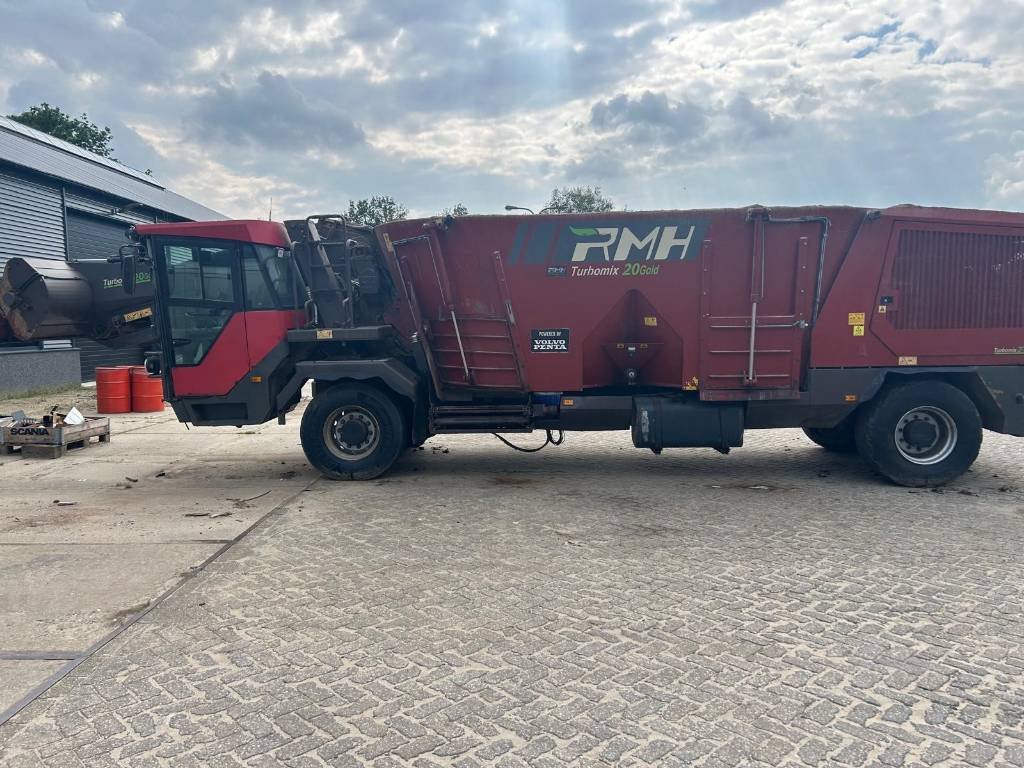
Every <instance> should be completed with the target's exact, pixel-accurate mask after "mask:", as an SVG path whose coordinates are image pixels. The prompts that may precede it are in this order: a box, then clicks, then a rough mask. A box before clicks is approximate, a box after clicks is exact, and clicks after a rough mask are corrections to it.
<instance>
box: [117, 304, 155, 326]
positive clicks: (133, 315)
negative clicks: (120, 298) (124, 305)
mask: <svg viewBox="0 0 1024 768" xmlns="http://www.w3.org/2000/svg"><path fill="white" fill-rule="evenodd" d="M152 316H153V308H152V307H146V308H145V309H137V310H135V311H134V312H125V315H124V321H125V322H126V323H131V322H134V321H135V320H141V319H142V318H144V317H152Z"/></svg>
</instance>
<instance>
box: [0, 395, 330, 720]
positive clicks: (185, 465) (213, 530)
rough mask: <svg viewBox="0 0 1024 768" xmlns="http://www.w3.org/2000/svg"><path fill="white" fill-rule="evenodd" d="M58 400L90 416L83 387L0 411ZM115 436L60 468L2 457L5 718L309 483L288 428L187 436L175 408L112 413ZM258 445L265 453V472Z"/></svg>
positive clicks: (0, 654)
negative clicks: (254, 456)
mask: <svg viewBox="0 0 1024 768" xmlns="http://www.w3.org/2000/svg"><path fill="white" fill-rule="evenodd" d="M55 402H59V403H62V404H64V405H65V406H66V405H68V404H69V403H75V404H77V405H78V406H79V407H81V408H83V409H84V410H85V412H86V413H90V412H92V410H93V408H94V403H93V402H92V395H91V393H89V392H88V391H85V390H78V391H69V392H61V393H52V394H50V395H45V396H41V397H36V398H30V399H27V400H22V401H14V400H11V399H4V400H0V413H11V412H13V411H15V410H17V409H24V410H25V412H26V413H31V414H35V415H39V414H42V413H45V412H46V410H48V407H49V405H50V404H52V403H55ZM275 426H276V425H275ZM112 429H113V432H114V435H113V439H112V442H111V443H110V444H109V445H96V446H94V447H91V448H88V449H86V450H82V451H73V452H71V453H70V454H69V455H68V456H67V457H66V458H64V459H60V460H48V459H22V458H20V457H19V456H18V455H14V456H7V455H4V454H2V453H0V486H2V488H3V499H4V500H3V503H0V574H3V578H2V579H0V723H2V722H3V720H4V715H3V712H4V710H6V709H7V708H8V707H10V706H12V705H14V704H15V703H17V702H18V701H19V700H21V699H22V698H23V697H24V696H25V694H27V693H28V692H29V691H31V690H32V689H33V688H35V687H36V686H38V685H40V684H42V683H43V682H44V681H45V680H46V679H47V678H49V677H50V676H51V675H52V674H54V673H56V672H57V671H59V670H60V669H61V668H62V667H64V666H65V665H66V664H67V663H68V661H70V660H73V659H75V658H76V657H79V656H81V655H82V654H83V653H85V652H86V651H87V650H88V649H89V648H90V647H91V646H93V645H94V644H96V643H97V642H99V641H101V640H102V639H103V638H104V637H105V636H107V635H108V634H109V633H111V632H114V631H116V630H117V629H118V628H119V627H122V626H124V625H125V624H126V622H129V621H131V619H132V618H133V617H134V616H136V615H137V614H138V613H139V612H140V611H143V610H145V609H146V607H147V606H148V604H149V602H150V601H151V600H153V599H155V598H157V597H158V596H159V595H160V594H161V593H163V592H164V591H165V590H167V589H169V588H171V587H173V586H174V585H176V584H178V583H179V582H180V581H181V579H182V577H183V575H187V574H189V573H191V571H192V569H193V568H195V567H197V566H199V565H201V564H202V563H203V562H204V561H205V560H206V559H207V558H209V557H211V556H213V555H214V554H215V553H216V552H217V551H218V550H219V549H220V548H221V547H223V546H224V542H225V541H230V540H231V539H233V538H234V537H235V536H237V535H238V534H239V533H241V532H242V531H244V530H245V529H246V528H247V527H248V526H250V525H252V524H253V523H255V522H256V520H258V519H259V518H260V517H261V516H262V515H263V514H265V513H266V512H268V511H269V510H270V509H273V508H274V507H275V506H277V505H278V504H280V503H281V502H282V501H283V500H284V499H287V498H289V497H291V496H292V495H293V494H295V493H297V492H298V491H299V490H301V488H303V487H305V485H307V484H308V483H309V482H311V481H312V480H313V476H312V475H311V474H310V473H309V469H308V467H306V465H305V461H304V458H303V456H302V454H301V452H299V451H298V450H297V442H298V441H297V439H296V438H294V436H293V435H292V434H290V433H289V434H288V435H287V438H286V440H285V441H284V442H282V441H281V437H282V435H281V433H269V432H268V433H266V434H263V433H260V432H255V433H254V432H253V430H241V431H240V430H237V429H231V428H227V429H215V430H202V431H199V430H193V431H192V432H188V431H186V430H185V428H184V427H183V426H182V425H180V424H178V423H177V422H176V421H175V420H174V416H173V414H172V413H170V411H167V412H166V413H161V414H148V415H137V414H134V415H124V416H115V417H112ZM243 446H244V447H243ZM250 450H251V451H255V452H258V453H259V454H260V456H261V461H260V464H259V470H258V471H259V474H258V475H256V476H253V467H252V464H251V463H250V462H248V461H247V460H246V458H245V457H246V451H250ZM129 478H130V479H129ZM257 495H259V498H256V499H252V500H251V501H247V502H243V503H239V502H235V501H232V499H246V498H250V497H252V496H257ZM56 500H60V501H65V502H73V504H71V505H69V506H58V505H55V504H54V501H56ZM211 515H218V516H217V517H211Z"/></svg>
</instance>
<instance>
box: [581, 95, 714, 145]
mask: <svg viewBox="0 0 1024 768" xmlns="http://www.w3.org/2000/svg"><path fill="white" fill-rule="evenodd" d="M589 124H590V127H591V128H593V129H595V130H597V131H605V132H606V131H613V130H619V129H622V130H624V132H625V133H626V135H627V136H628V139H629V141H630V142H631V143H633V144H649V143H651V142H655V141H660V140H666V139H667V140H676V141H679V140H684V141H685V140H687V139H692V138H694V137H695V136H699V135H700V134H701V133H702V131H703V130H704V127H705V125H706V124H707V115H706V114H705V111H704V110H703V109H701V108H700V107H697V106H696V105H694V104H691V103H689V102H687V101H678V102H672V101H669V99H668V96H666V95H665V94H664V93H653V92H651V91H644V92H643V93H641V94H640V95H639V96H638V97H636V98H630V97H629V96H627V95H626V94H624V93H620V94H618V95H617V96H615V97H614V98H611V99H608V100H607V101H599V102H597V103H596V104H595V105H594V106H593V107H591V109H590V121H589Z"/></svg>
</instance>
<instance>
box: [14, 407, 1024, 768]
mask: <svg viewBox="0 0 1024 768" xmlns="http://www.w3.org/2000/svg"><path fill="white" fill-rule="evenodd" d="M268 429H272V430H274V431H271V432H267V433H264V434H260V435H254V436H251V437H250V439H251V441H253V442H255V443H258V444H259V445H261V446H262V447H265V448H268V449H269V448H270V443H268V442H267V441H268V440H274V441H275V442H274V443H273V446H274V448H273V449H270V450H269V453H270V455H263V454H262V453H258V454H256V455H254V456H253V458H252V460H251V462H249V463H239V461H238V459H239V458H240V457H242V456H243V455H244V454H245V453H246V440H245V438H244V437H243V436H239V437H237V438H232V442H226V443H224V444H223V445H221V446H220V447H219V453H218V455H219V457H220V459H221V461H223V462H225V465H230V466H232V467H234V468H235V469H234V470H233V472H235V473H245V477H246V478H247V479H248V481H249V482H250V483H252V484H254V488H255V484H257V483H259V482H260V481H264V480H266V479H268V478H275V477H277V475H276V474H275V473H277V472H278V466H279V465H278V462H279V461H281V460H284V459H282V458H281V456H283V454H284V453H291V452H293V451H297V448H294V447H293V443H294V442H295V441H294V431H295V428H294V425H289V426H288V427H286V428H284V429H283V430H280V431H279V430H278V428H277V427H273V428H268ZM271 436H275V437H271ZM195 439H198V440H202V439H203V438H196V436H194V435H193V436H185V437H181V438H180V439H179V441H178V442H177V443H176V444H177V445H178V446H179V447H181V446H184V445H186V444H189V443H187V442H186V441H187V440H195ZM529 439H530V438H527V437H524V438H523V442H526V441H527V440H529ZM235 440H237V442H235ZM197 444H198V443H197ZM1022 449H1024V443H1021V442H1019V441H1014V440H1010V439H1006V438H999V437H994V436H993V437H991V438H990V439H989V440H988V443H987V445H986V448H985V449H984V450H983V453H982V457H981V459H980V460H979V462H978V464H977V465H976V471H975V472H973V473H972V474H971V475H969V476H968V477H967V478H965V480H964V481H963V482H961V483H959V484H958V485H957V486H956V487H955V488H952V489H946V490H944V491H943V492H941V493H935V492H929V491H923V492H914V491H907V490H906V489H899V488H894V487H892V486H887V485H883V484H881V483H880V482H879V481H877V480H875V479H873V478H872V477H871V476H869V475H868V473H867V472H866V471H865V470H864V469H863V468H862V467H861V466H860V464H859V463H858V462H857V461H856V460H853V459H837V458H835V457H832V456H830V455H828V454H826V453H825V452H823V451H821V450H820V449H817V448H815V447H814V446H812V445H811V444H810V443H808V442H806V441H805V440H804V439H803V438H802V436H800V435H799V434H798V433H795V432H791V431H788V432H775V433H765V434H762V435H757V436H755V437H754V438H753V439H751V440H750V441H749V446H748V447H747V448H744V449H742V450H738V451H736V452H734V453H733V454H732V455H731V456H729V457H722V456H718V455H717V454H714V453H713V452H711V451H691V452H684V451H675V452H670V453H667V454H666V455H663V456H661V457H655V456H652V455H651V454H649V453H644V452H640V451H636V450H634V449H633V448H632V447H631V446H630V445H629V442H628V436H626V435H612V436H607V435H569V436H568V437H567V439H566V444H565V445H564V446H563V447H561V448H550V449H546V450H545V451H543V452H542V453H540V454H536V455H533V456H527V455H522V454H515V453H512V452H511V451H509V450H507V449H505V448H503V447H502V446H500V445H499V444H498V443H497V442H496V441H494V440H493V439H492V438H458V439H440V440H439V439H435V440H434V441H431V442H430V443H428V444H427V445H426V446H425V450H423V451H419V452H416V453H414V454H411V455H410V456H409V457H407V458H406V459H404V460H403V462H402V464H401V465H400V466H399V468H398V469H397V471H395V472H394V473H393V474H392V475H390V476H389V477H387V478H385V479H382V480H380V481H377V482H369V483H362V484H335V483H329V482H325V481H314V478H313V477H312V475H310V474H308V470H301V469H300V470H298V476H297V477H296V478H295V481H296V482H297V483H304V482H312V484H311V485H310V486H309V489H308V490H307V491H305V492H302V491H296V493H295V495H294V497H293V500H292V501H290V502H286V503H285V504H284V505H283V506H282V507H281V508H280V509H279V510H278V511H277V512H275V513H274V514H272V515H271V516H270V517H269V518H268V519H267V520H266V521H265V522H264V523H263V524H261V525H260V526H259V527H258V528H256V529H255V530H254V531H253V532H252V533H251V534H249V535H248V536H247V537H246V538H245V539H243V540H242V541H241V542H240V543H239V544H237V545H235V546H234V547H232V548H231V549H229V550H228V551H227V552H226V553H225V554H224V555H222V556H221V557H220V558H219V559H218V560H216V561H215V562H213V563H212V564H211V565H210V566H209V567H207V568H206V569H205V570H204V571H203V572H202V573H200V574H199V575H198V576H196V577H195V578H192V579H189V580H188V581H186V582H185V585H184V586H183V587H182V588H181V589H179V590H178V591H177V592H176V593H174V594H173V595H172V596H171V597H170V598H168V599H167V600H166V601H164V602H163V603H161V604H160V605H159V606H158V607H157V608H155V609H154V610H152V611H151V612H149V613H148V614H146V616H145V617H144V618H143V619H141V620H140V621H139V622H138V623H136V624H134V625H132V626H131V627H130V628H128V629H127V630H126V631H125V632H123V633H122V634H121V635H119V636H118V637H117V638H116V639H114V640H113V641H112V642H110V643H109V644H108V645H107V646H106V647H104V648H103V649H102V650H100V651H99V652H97V653H96V654H95V655H93V656H92V657H91V658H90V659H89V660H88V661H86V662H85V663H83V664H82V665H81V666H79V667H78V668H77V669H76V670H75V671H73V672H72V673H71V674H70V675H69V676H68V677H66V678H65V679H64V680H63V681H62V682H61V683H59V684H58V685H56V686H55V687H53V688H52V689H51V690H50V691H49V692H48V693H47V694H45V695H44V696H43V697H41V698H39V699H38V700H36V701H35V702H34V703H33V704H32V705H31V706H29V707H28V708H27V709H26V710H24V711H23V712H22V713H21V714H20V715H19V716H18V717H17V718H15V719H14V720H13V721H12V722H11V723H9V724H8V725H7V726H5V727H4V728H2V729H0V764H3V765H4V766H11V768H15V767H16V766H35V765H88V766H103V765H131V766H136V765H138V766H147V765H175V766H178V765H180V766H211V765H218V766H221V765H223V766H235V765H259V766H264V765H265V766H272V765H289V766H318V765H357V764H371V763H372V764H375V765H380V766H391V765H415V766H430V765H451V764H454V765H459V766H474V765H486V764H497V765H503V766H522V765H533V766H556V765H567V764H593V765H640V766H645V765H648V764H659V765H702V766H736V765H759V764H760V765H791V766H804V765H811V766H813V765H854V766H859V765H886V766H898V765H907V766H911V765H915V766H916V765H943V766H954V765H955V766H962V765H975V766H988V765H992V766H1007V765H1010V766H1021V765H1024V637H1022V636H1024V608H1022V607H1024V579H1022V576H1021V566H1022V565H1024V494H1022V491H1021V490H1020V489H1018V484H1019V485H1020V486H1021V489H1024V475H1022V474H1021V470H1020V466H1021V458H1022V456H1024V453H1022ZM275 451H276V452H275ZM293 458H294V457H293ZM243 468H244V469H243ZM196 471H198V468H197V467H195V466H193V469H192V470H183V471H182V472H181V474H180V475H179V477H178V478H177V479H172V480H171V482H176V483H177V486H176V487H177V488H178V489H179V490H180V494H181V501H182V504H187V503H188V501H189V499H190V496H189V490H188V489H189V487H190V484H192V482H193V481H192V478H193V476H194V472H196ZM190 472H192V473H193V474H190ZM254 492H256V491H255V490H254Z"/></svg>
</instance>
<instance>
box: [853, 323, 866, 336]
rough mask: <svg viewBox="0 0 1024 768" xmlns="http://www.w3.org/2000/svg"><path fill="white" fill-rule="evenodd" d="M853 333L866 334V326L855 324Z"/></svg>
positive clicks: (855, 334)
mask: <svg viewBox="0 0 1024 768" xmlns="http://www.w3.org/2000/svg"><path fill="white" fill-rule="evenodd" d="M853 335H854V336H863V335H864V326H863V325H855V326H853Z"/></svg>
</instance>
